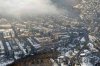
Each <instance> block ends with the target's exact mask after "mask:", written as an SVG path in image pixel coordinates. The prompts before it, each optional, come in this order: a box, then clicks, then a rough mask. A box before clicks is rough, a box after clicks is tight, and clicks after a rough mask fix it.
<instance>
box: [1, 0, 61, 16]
mask: <svg viewBox="0 0 100 66" xmlns="http://www.w3.org/2000/svg"><path fill="white" fill-rule="evenodd" d="M60 12H61V10H60V9H59V8H57V7H56V6H55V5H53V4H52V2H51V1H50V0H0V13H1V14H9V15H17V16H20V15H22V14H34V15H37V14H58V13H60Z"/></svg>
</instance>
